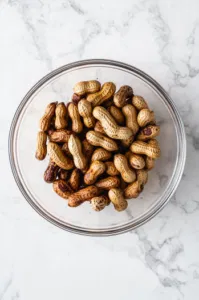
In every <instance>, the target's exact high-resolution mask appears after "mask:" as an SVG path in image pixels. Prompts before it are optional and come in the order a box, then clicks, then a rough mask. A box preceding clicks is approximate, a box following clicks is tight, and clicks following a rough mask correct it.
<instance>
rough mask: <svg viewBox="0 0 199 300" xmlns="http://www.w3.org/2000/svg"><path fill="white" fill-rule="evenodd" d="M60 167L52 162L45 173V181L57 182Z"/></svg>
mask: <svg viewBox="0 0 199 300" xmlns="http://www.w3.org/2000/svg"><path fill="white" fill-rule="evenodd" d="M58 169H59V167H58V166H57V165H56V163H54V161H52V160H50V161H49V164H48V167H47V169H46V171H45V172H44V180H45V181H46V182H48V183H51V182H53V181H55V179H56V177H57V173H58Z"/></svg>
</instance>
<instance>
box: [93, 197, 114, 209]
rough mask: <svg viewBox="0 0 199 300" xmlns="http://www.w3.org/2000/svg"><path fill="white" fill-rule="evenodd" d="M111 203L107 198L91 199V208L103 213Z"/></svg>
mask: <svg viewBox="0 0 199 300" xmlns="http://www.w3.org/2000/svg"><path fill="white" fill-rule="evenodd" d="M109 203H110V200H109V198H108V197H107V196H98V197H93V198H92V199H91V206H92V209H94V210H95V211H101V210H102V209H104V208H105V207H106V206H107V205H109Z"/></svg>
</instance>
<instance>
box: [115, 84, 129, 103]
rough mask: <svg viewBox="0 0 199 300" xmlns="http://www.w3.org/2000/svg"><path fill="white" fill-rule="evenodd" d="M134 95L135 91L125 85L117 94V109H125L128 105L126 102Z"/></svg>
mask: <svg viewBox="0 0 199 300" xmlns="http://www.w3.org/2000/svg"><path fill="white" fill-rule="evenodd" d="M132 94H133V89H132V88H131V87H130V86H128V85H123V86H121V88H120V89H119V90H118V91H117V93H115V95H114V98H113V101H114V103H115V105H116V106H117V107H123V106H124V105H125V104H126V100H127V99H128V98H129V97H131V96H132Z"/></svg>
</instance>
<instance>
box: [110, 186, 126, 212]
mask: <svg viewBox="0 0 199 300" xmlns="http://www.w3.org/2000/svg"><path fill="white" fill-rule="evenodd" d="M108 196H109V199H110V201H111V202H112V203H113V205H114V208H115V209H116V210H117V211H123V210H125V209H126V208H127V206H128V202H127V201H126V200H125V199H124V196H123V192H122V190H121V189H117V188H113V189H110V191H109V192H108Z"/></svg>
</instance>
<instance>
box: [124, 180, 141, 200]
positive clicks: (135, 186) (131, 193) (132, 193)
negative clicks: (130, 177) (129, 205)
mask: <svg viewBox="0 0 199 300" xmlns="http://www.w3.org/2000/svg"><path fill="white" fill-rule="evenodd" d="M141 191H142V188H141V186H140V184H139V182H138V180H136V181H134V182H133V183H130V184H129V185H128V186H127V187H126V188H125V190H124V197H125V198H126V199H131V198H137V197H138V196H139V194H140V192H141Z"/></svg>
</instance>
